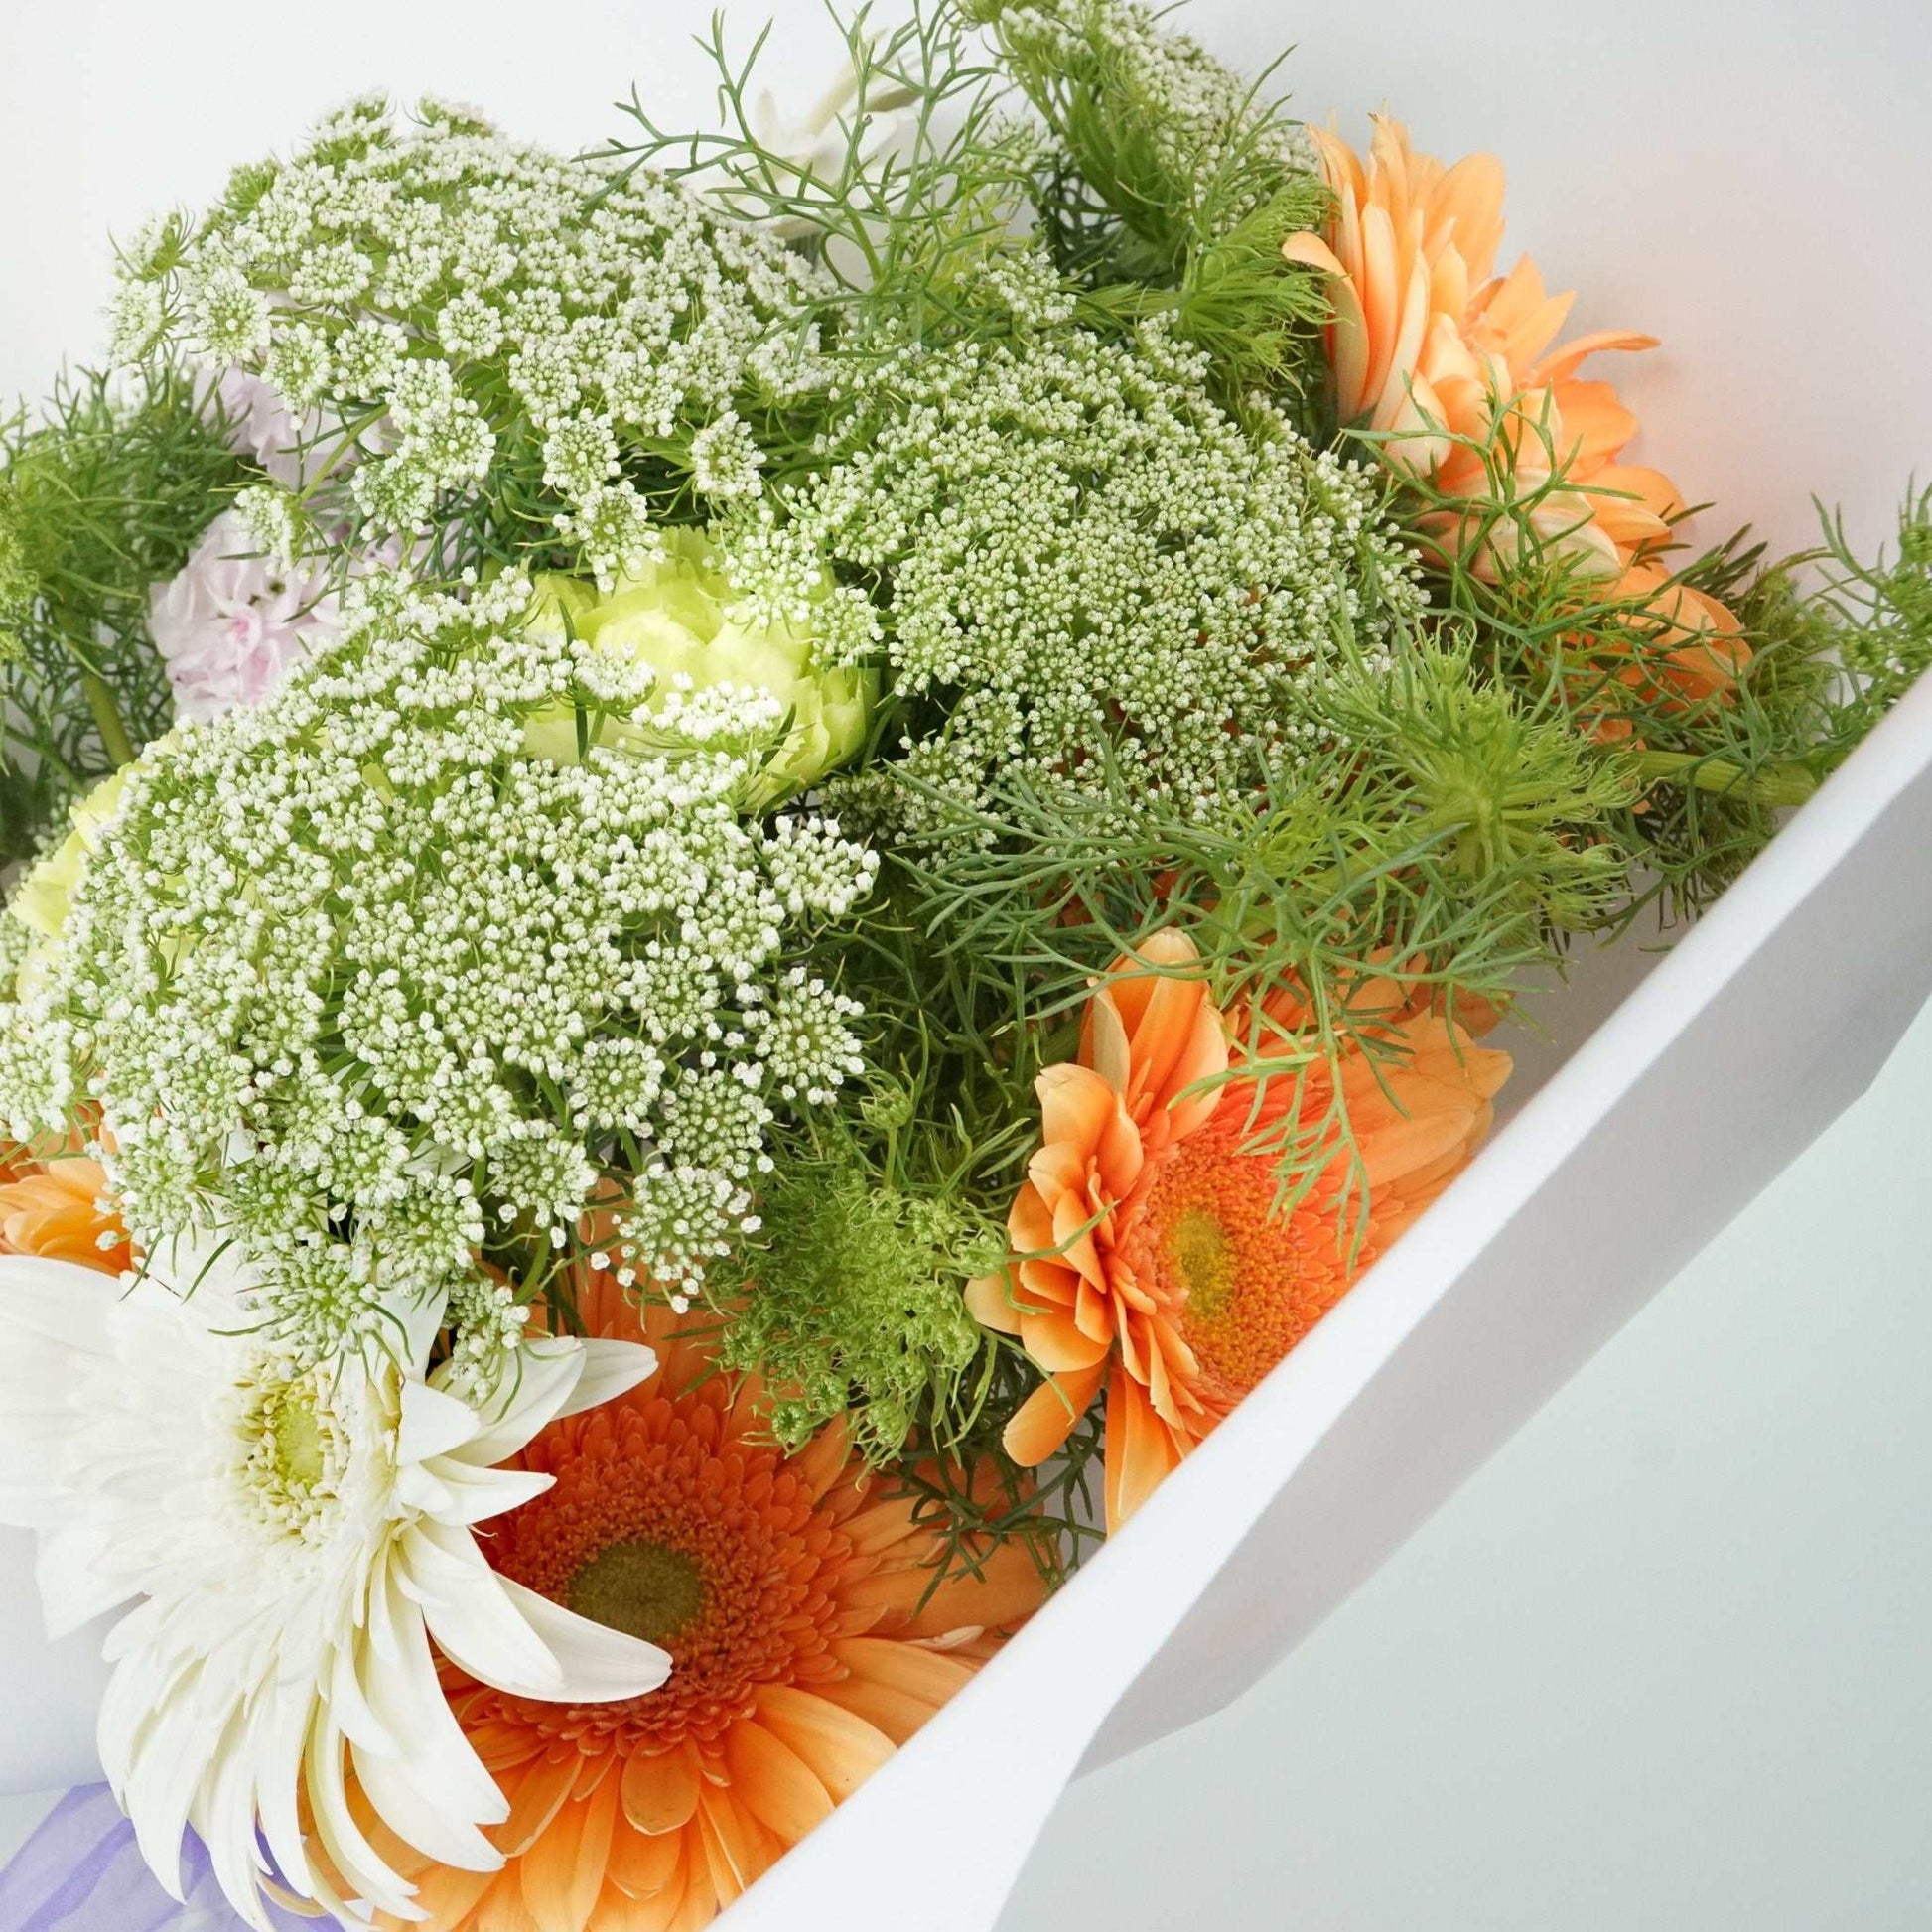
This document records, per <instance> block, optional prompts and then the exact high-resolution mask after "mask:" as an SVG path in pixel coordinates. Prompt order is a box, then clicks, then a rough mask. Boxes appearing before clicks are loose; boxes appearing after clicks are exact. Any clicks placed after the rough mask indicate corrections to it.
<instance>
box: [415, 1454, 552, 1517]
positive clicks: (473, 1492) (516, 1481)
mask: <svg viewBox="0 0 1932 1932" xmlns="http://www.w3.org/2000/svg"><path fill="white" fill-rule="evenodd" d="M424 1473H431V1472H430V1471H425V1472H424ZM433 1473H434V1474H435V1475H436V1477H437V1478H438V1479H439V1480H440V1481H441V1483H442V1487H443V1500H442V1501H441V1502H440V1503H439V1504H438V1506H437V1508H436V1510H435V1511H434V1514H435V1515H437V1516H439V1517H440V1518H441V1519H442V1520H443V1521H444V1522H446V1523H483V1522H486V1521H487V1520H488V1519H489V1518H490V1517H492V1516H500V1515H502V1514H503V1512H504V1511H505V1510H508V1509H516V1508H519V1507H520V1506H521V1505H522V1504H524V1503H527V1502H529V1501H530V1500H531V1499H532V1498H533V1497H536V1496H540V1495H542V1494H543V1492H544V1491H545V1490H546V1489H549V1488H551V1487H553V1486H554V1485H555V1483H556V1480H557V1478H556V1477H555V1476H553V1475H545V1474H543V1473H542V1472H541V1471H540V1470H536V1469H473V1468H472V1467H471V1466H470V1465H469V1464H468V1463H467V1462H459V1461H458V1460H457V1459H456V1457H455V1456H453V1455H444V1456H439V1457H438V1458H437V1459H436V1463H435V1466H434V1471H433Z"/></svg>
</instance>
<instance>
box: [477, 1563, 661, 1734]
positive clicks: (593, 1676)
mask: <svg viewBox="0 0 1932 1932" xmlns="http://www.w3.org/2000/svg"><path fill="white" fill-rule="evenodd" d="M502 1582H503V1588H504V1589H505V1590H506V1591H507V1592H508V1594H509V1599H510V1601H511V1602H512V1603H513V1604H515V1606H516V1607H517V1609H518V1610H520V1611H521V1612H522V1614H523V1615H524V1616H525V1617H526V1618H527V1619H528V1620H529V1622H530V1625H531V1627H532V1628H533V1629H534V1630H535V1631H536V1633H537V1635H538V1636H540V1637H541V1638H542V1639H543V1641H544V1643H545V1644H546V1645H548V1646H549V1648H550V1650H551V1652H552V1653H553V1654H554V1655H555V1657H556V1659H557V1662H558V1664H559V1665H560V1666H561V1667H562V1670H563V1679H564V1688H563V1689H562V1690H561V1691H559V1692H556V1693H553V1695H554V1696H556V1697H557V1698H559V1699H560V1700H561V1701H563V1702H565V1703H569V1704H604V1703H608V1702H610V1701H611V1700H612V1699H615V1698H634V1697H642V1696H643V1694H644V1693H645V1692H646V1691H654V1690H656V1689H657V1687H658V1685H660V1684H661V1683H663V1681H664V1680H665V1678H667V1677H668V1676H670V1674H671V1658H670V1653H669V1652H668V1651H665V1650H660V1649H658V1647H657V1646H656V1645H655V1644H654V1643H646V1642H645V1641H644V1640H643V1638H642V1637H630V1636H626V1635H625V1634H624V1633H623V1632H622V1631H621V1630H612V1629H608V1628H607V1627H606V1626H605V1625H604V1624H602V1623H594V1622H592V1620H591V1619H590V1618H589V1617H587V1616H579V1615H578V1614H577V1612H576V1611H575V1610H567V1609H565V1608H564V1607H563V1605H562V1604H560V1603H553V1602H551V1600H550V1599H549V1597H547V1596H539V1595H538V1594H537V1593H536V1591H535V1590H533V1589H526V1588H524V1587H523V1586H522V1585H521V1584H519V1583H517V1582H515V1581H514V1580H513V1579H511V1578H509V1577H505V1578H504V1579H503V1580H502ZM472 1674H473V1675H474V1673H472Z"/></svg>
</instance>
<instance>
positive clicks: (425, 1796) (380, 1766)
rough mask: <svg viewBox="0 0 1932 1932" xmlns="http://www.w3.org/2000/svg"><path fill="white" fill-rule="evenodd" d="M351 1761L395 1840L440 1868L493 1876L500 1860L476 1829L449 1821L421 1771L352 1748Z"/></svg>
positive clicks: (465, 1822) (378, 1814) (445, 1811)
mask: <svg viewBox="0 0 1932 1932" xmlns="http://www.w3.org/2000/svg"><path fill="white" fill-rule="evenodd" d="M349 1755H350V1757H351V1758H352V1759H353V1760H354V1764H355V1775H356V1776H357V1777H358V1778H359V1779H360V1780H361V1783H362V1789H363V1790H364V1791H365V1792H366V1793H367V1794H368V1799H369V1803H370V1804H372V1805H373V1806H374V1807H375V1809H376V1815H377V1816H378V1817H379V1818H380V1819H381V1820H382V1822H383V1823H384V1824H385V1825H387V1826H388V1827H389V1829H390V1830H391V1831H392V1832H394V1833H395V1834H396V1836H397V1837H398V1838H401V1839H403V1840H405V1841H407V1842H408V1843H409V1844H411V1845H413V1846H414V1847H415V1848H416V1850H417V1851H419V1852H422V1853H425V1854H427V1855H428V1856H429V1857H430V1858H432V1859H434V1860H436V1862H437V1863H439V1864H453V1865H455V1866H457V1868H458V1869H459V1870H462V1871H494V1870H496V1868H497V1867H498V1866H499V1865H501V1863H503V1859H502V1854H501V1853H499V1852H498V1851H497V1850H496V1848H495V1847H494V1846H493V1845H491V1844H490V1842H489V1841H488V1839H486V1838H484V1837H483V1833H482V1832H480V1831H478V1829H477V1828H476V1826H474V1825H472V1824H470V1823H468V1822H467V1821H466V1820H464V1819H461V1818H456V1817H453V1816H452V1815H451V1813H450V1811H449V1809H448V1808H447V1807H446V1806H445V1805H443V1804H442V1803H440V1802H439V1799H440V1796H441V1794H440V1793H438V1792H437V1791H436V1789H435V1787H434V1786H433V1785H428V1784H424V1783H421V1782H419V1779H420V1776H421V1767H420V1766H418V1765H415V1764H407V1765H405V1764H401V1763H398V1762H397V1760H396V1759H395V1758H393V1757H371V1756H370V1755H369V1754H368V1753H367V1752H366V1751H362V1750H356V1749H353V1748H351V1750H350V1752H349Z"/></svg>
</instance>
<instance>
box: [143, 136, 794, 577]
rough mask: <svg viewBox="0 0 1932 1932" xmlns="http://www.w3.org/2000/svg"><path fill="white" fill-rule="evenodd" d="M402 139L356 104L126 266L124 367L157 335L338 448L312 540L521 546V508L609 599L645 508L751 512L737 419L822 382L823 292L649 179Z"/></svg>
mask: <svg viewBox="0 0 1932 1932" xmlns="http://www.w3.org/2000/svg"><path fill="white" fill-rule="evenodd" d="M420 117H421V125H420V127H418V128H413V129H408V130H399V129H398V127H397V126H396V125H395V123H394V121H393V119H392V117H391V115H390V113H389V111H388V109H387V107H386V105H385V103H383V102H382V101H381V100H380V99H372V100H365V101H361V102H357V103H355V104H352V105H351V106H349V107H347V108H345V109H344V110H342V111H341V112H340V113H338V114H336V115H335V116H333V117H332V118H331V119H330V120H329V121H327V122H325V123H324V124H323V125H322V127H321V128H320V129H319V130H318V131H317V134H316V137H315V139H314V141H313V142H312V144H311V145H310V146H309V147H308V148H306V149H304V150H303V151H302V152H301V153H300V154H298V155H297V156H296V157H295V159H294V160H293V161H291V162H289V163H288V164H286V165H281V164H276V163H268V164H265V165H263V166H261V167H258V168H252V169H246V170H243V171H242V172H241V173H240V174H238V175H237V176H236V178H235V181H234V184H233V185H232V187H231V188H230V190H229V194H228V197H227V200H226V202H225V203H224V204H223V205H222V206H221V207H219V208H217V209H216V210H215V212H214V213H213V214H212V215H211V216H210V217H209V218H208V220H207V222H206V223H204V225H203V226H202V228H201V229H200V231H199V232H198V233H197V234H196V235H195V236H194V237H193V238H192V239H183V238H182V237H181V236H180V235H179V234H175V235H173V236H172V237H171V236H170V234H169V231H167V230H166V229H163V230H160V231H157V234H156V235H155V236H153V237H150V238H148V239H147V240H145V241H143V242H141V243H137V244H136V245H135V246H133V247H131V248H130V249H129V250H128V252H127V256H126V280H125V282H124V284H123V288H122V293H121V295H120V298H119V302H118V307H117V329H116V338H117V345H118V346H119V348H120V349H121V351H122V352H123V353H128V354H134V353H142V352H145V351H146V350H148V349H149V348H151V347H152V346H153V345H154V344H155V343H156V341H157V340H158V339H160V338H163V337H167V338H170V339H171V340H173V341H174V342H176V343H177V344H179V345H182V346H184V347H186V348H187V349H188V350H189V351H190V352H191V353H193V354H194V355H196V356H198V357H200V358H202V359H204V360H206V361H207V362H208V363H210V364H212V365H214V366H217V367H234V368H239V369H241V370H244V371H248V372H250V373H258V374H259V375H260V376H261V377H263V378H264V379H265V380H266V381H267V383H268V384H269V386H270V387H271V389H272V390H273V391H274V393H275V395H276V397H277V398H279V400H280V402H281V404H282V406H283V408H284V409H286V411H287V412H288V414H289V417H290V418H291V419H292V420H294V421H297V422H302V421H307V420H312V419H314V418H315V416H316V413H317V412H322V413H323V414H324V415H326V416H327V417H328V418H329V419H330V420H332V421H333V422H334V423H336V424H339V425H341V426H342V427H343V428H344V429H345V430H347V431H348V432H349V435H350V438H351V440H352V445H353V448H354V450H355V452H356V455H357V459H358V460H355V461H352V462H351V461H340V460H339V461H335V462H332V463H328V464H313V465H311V466H310V468H311V470H312V471H316V470H320V471H321V472H322V474H321V476H320V478H316V477H313V476H312V478H311V480H310V482H309V483H308V486H307V489H306V492H305V502H304V513H303V516H302V517H301V518H300V519H299V520H300V521H301V522H302V523H304V524H305V525H308V526H315V525H316V524H318V523H327V522H328V520H329V517H330V515H332V514H336V513H346V514H347V515H349V516H350V517H351V518H352V519H353V520H354V521H356V522H358V523H359V524H360V525H361V526H362V529H363V533H364V534H365V535H367V536H372V537H383V536H392V535H410V534H414V533H417V532H419V531H423V530H425V529H427V528H429V527H430V526H431V525H433V524H434V525H436V526H439V527H445V528H447V527H450V526H452V524H453V523H460V522H461V515H460V512H463V511H464V510H465V509H466V508H467V507H469V506H474V505H478V504H481V505H482V511H483V524H484V525H485V526H486V528H485V531H484V532H483V534H485V535H487V536H490V537H492V538H493V539H495V540H498V541H502V540H507V541H510V542H512V543H516V544H525V545H527V544H528V543H529V542H530V541H531V530H530V527H529V524H530V518H531V512H532V511H533V510H534V511H535V513H536V518H537V521H536V529H537V530H538V531H539V532H540V531H541V530H542V527H543V520H544V519H546V518H547V519H548V520H549V521H550V522H551V524H552V526H553V529H554V532H555V534H556V535H557V536H560V537H561V538H562V539H564V541H565V542H567V543H568V544H570V545H572V546H574V547H575V548H576V550H577V551H578V552H579V554H580V556H581V560H582V562H583V565H584V567H585V569H586V570H587V571H588V572H590V573H591V574H594V575H596V576H598V577H599V578H600V579H602V580H603V581H605V582H606V583H607V585H608V583H609V581H610V580H611V579H612V578H613V577H615V576H616V575H617V574H618V573H619V572H621V570H623V569H625V568H626V567H628V568H636V567H638V566H640V565H641V564H642V563H643V562H644V561H646V560H647V559H648V558H649V557H650V555H651V554H652V538H651V529H650V523H651V510H652V507H653V505H654V504H655V503H658V502H660V501H663V500H669V499H673V498H676V497H679V496H681V495H684V494H686V493H687V492H689V493H692V494H695V496H696V497H697V498H698V499H699V500H700V501H701V502H702V501H705V500H714V501H717V502H720V503H723V502H728V501H730V500H732V499H735V498H739V497H743V496H746V495H748V494H751V495H756V494H757V493H758V491H759V487H760V483H759V471H760V469H761V467H762V464H763V456H762V453H761V452H760V450H759V447H758V444H757V441H756V438H755V436H754V434H753V431H752V429H751V427H750V421H751V420H752V418H751V417H750V416H749V415H741V414H740V413H739V411H738V410H737V408H736V407H735V405H736V404H738V403H741V402H744V403H747V404H748V405H749V406H750V407H751V408H752V409H756V408H757V407H758V406H759V405H760V404H762V405H765V406H768V405H769V404H770V403H771V402H773V401H774V400H781V399H783V397H785V396H786V395H788V394H790V393H792V392H793V391H794V390H802V389H804V388H806V387H808V386H810V385H811V384H812V383H814V382H815V381H817V380H818V376H817V373H816V372H815V370H814V369H813V367H812V361H813V357H812V353H811V343H812V336H811V332H810V330H809V328H808V327H807V326H806V325H805V323H804V321H803V315H804V310H805V308H806V306H807V304H808V302H809V300H810V299H811V298H812V296H813V295H814V294H816V293H817V292H818V291H819V290H820V287H821V280H820V276H819V272H818V271H816V270H814V269H812V268H811V267H809V266H808V265H807V264H806V263H805V261H804V260H803V258H802V257H800V256H798V255H796V254H794V253H792V252H790V251H788V250H786V249H785V248H784V247H782V246H781V245H780V244H779V243H777V242H775V241H773V240H772V239H771V238H769V237H768V236H764V235H761V234H759V233H757V232H755V231H754V230H752V229H750V228H747V227H743V226H740V225H738V224H737V223H735V222H733V221H731V220H729V219H727V218H725V217H723V216H721V215H720V214H719V213H718V212H717V211H716V210H715V209H711V208H708V207H706V206H705V205H704V204H703V203H702V202H701V201H699V200H698V198H697V197H696V196H695V195H693V194H691V193H688V192H687V191H685V190H683V189H680V188H677V187H674V186H672V185H670V184H669V183H666V182H664V181H661V180H659V179H657V178H655V177H653V176H650V175H647V174H643V173H620V171H619V170H618V169H617V168H615V167H614V166H610V165H605V164H601V163H598V162H594V161H565V160H561V159H559V158H557V157H556V156H553V155H550V154H547V153H545V152H543V151H542V150H541V149H537V148H532V147H525V146H519V145H516V144H514V143H511V142H509V141H507V140H505V139H503V138H502V137H501V136H499V135H497V134H496V133H495V132H494V131H492V130H491V129H490V128H489V127H488V126H487V125H486V124H485V123H483V122H482V121H480V120H478V119H476V118H475V117H473V116H472V115H470V114H468V113H467V112H465V111H463V110H459V109H453V108H449V107H444V106H441V105H439V104H437V103H434V102H428V103H425V104H424V105H423V107H422V109H421V110H420ZM340 454H341V452H338V455H339V456H340ZM533 494H534V495H536V497H537V500H536V501H535V502H532V501H530V500H529V498H530V497H531V496H532V495H533ZM511 501H514V506H515V514H514V517H511V516H508V515H506V514H505V512H506V510H507V508H508V505H509V504H510V502H511ZM444 561H446V562H450V561H455V562H459V563H460V562H464V561H474V559H470V558H465V557H463V556H461V555H459V556H457V557H456V558H454V559H449V558H446V559H445V560H444Z"/></svg>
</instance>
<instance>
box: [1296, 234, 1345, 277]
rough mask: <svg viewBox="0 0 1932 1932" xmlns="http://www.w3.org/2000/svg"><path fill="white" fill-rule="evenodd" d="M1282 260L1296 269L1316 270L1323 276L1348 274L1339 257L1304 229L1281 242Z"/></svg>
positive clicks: (1319, 239) (1324, 243) (1315, 235)
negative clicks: (1291, 263)
mask: <svg viewBox="0 0 1932 1932" xmlns="http://www.w3.org/2000/svg"><path fill="white" fill-rule="evenodd" d="M1282 260H1283V261H1286V262H1293V263H1294V264H1295V265H1296V266H1297V267H1298V268H1318V269H1319V270H1320V271H1321V272H1322V274H1324V275H1346V274H1347V273H1348V271H1347V269H1345V268H1343V267H1342V265H1341V257H1340V256H1338V255H1337V254H1336V253H1335V251H1334V250H1333V249H1332V248H1330V247H1329V246H1328V244H1327V243H1326V242H1325V241H1323V240H1322V239H1321V237H1320V236H1319V235H1318V234H1311V233H1310V232H1309V231H1308V230H1306V229H1304V230H1303V231H1302V232H1301V233H1299V234H1292V235H1290V236H1288V237H1287V239H1286V240H1284V241H1283V243H1282Z"/></svg>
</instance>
